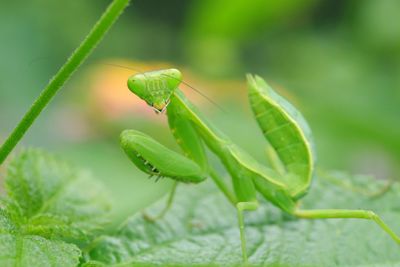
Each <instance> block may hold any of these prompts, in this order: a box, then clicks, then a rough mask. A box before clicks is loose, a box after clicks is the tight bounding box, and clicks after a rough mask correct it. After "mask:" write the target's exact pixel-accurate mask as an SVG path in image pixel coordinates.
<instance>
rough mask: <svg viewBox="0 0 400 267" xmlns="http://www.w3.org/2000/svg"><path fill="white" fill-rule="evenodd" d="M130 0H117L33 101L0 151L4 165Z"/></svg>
mask: <svg viewBox="0 0 400 267" xmlns="http://www.w3.org/2000/svg"><path fill="white" fill-rule="evenodd" d="M129 1H130V0H114V1H113V2H112V3H111V4H110V5H109V6H108V8H107V9H106V11H105V12H104V13H103V15H102V16H101V17H100V19H99V20H98V21H97V23H96V24H95V25H94V26H93V28H92V29H91V31H90V32H89V34H88V35H87V36H86V38H85V39H84V40H83V42H82V43H81V44H80V46H79V47H78V48H77V49H76V50H75V51H74V52H73V53H72V55H71V56H70V57H69V58H68V60H67V62H66V63H65V64H64V65H63V66H62V67H61V69H60V70H59V71H58V72H57V74H56V75H55V76H54V77H53V78H52V79H51V80H50V82H49V83H48V85H47V86H46V87H45V88H44V89H43V91H42V92H41V93H40V95H39V97H38V98H37V99H36V100H35V102H33V104H32V106H31V107H30V108H29V110H28V111H27V112H26V113H25V115H24V116H23V117H22V119H21V121H20V122H19V123H18V125H17V126H16V127H15V128H14V130H13V131H12V132H11V134H10V135H9V137H8V138H7V139H6V141H5V142H4V144H3V145H2V146H1V148H0V165H1V164H2V163H3V162H4V160H5V159H6V158H7V156H8V155H9V154H10V153H11V151H12V150H13V149H14V148H15V146H16V145H17V144H18V142H19V141H20V140H21V139H22V137H23V136H24V135H25V133H26V131H27V130H28V129H29V127H31V125H32V124H33V122H34V121H35V120H36V118H37V117H38V116H39V114H40V113H41V112H42V110H43V109H44V108H45V107H46V106H47V104H48V103H49V102H50V100H51V99H52V98H53V97H54V95H55V94H56V93H57V92H58V90H59V89H60V88H61V87H62V86H63V85H64V84H65V82H66V81H67V80H68V79H69V78H70V77H71V75H72V74H73V73H74V71H75V70H76V69H77V68H78V67H79V66H80V65H81V64H82V63H83V62H84V61H85V60H86V58H87V57H88V56H89V55H90V53H91V52H92V51H93V50H94V48H95V47H96V46H97V45H98V44H99V42H100V41H101V40H102V38H103V37H104V35H105V34H106V33H107V31H108V30H109V29H110V28H111V26H112V25H113V23H114V22H115V21H116V20H117V18H118V17H119V15H120V14H121V13H122V11H123V10H124V9H125V8H126V7H127V6H128V4H129Z"/></svg>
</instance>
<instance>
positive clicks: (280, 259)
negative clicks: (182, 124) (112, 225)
mask: <svg viewBox="0 0 400 267" xmlns="http://www.w3.org/2000/svg"><path fill="white" fill-rule="evenodd" d="M335 174H337V173H335ZM341 176H342V177H345V178H346V179H351V180H350V181H353V182H354V185H357V186H368V189H369V190H379V189H380V188H382V186H383V184H382V183H381V182H379V181H374V180H373V179H368V178H367V177H364V176H355V177H349V176H348V175H344V174H341ZM371 185H372V186H371ZM399 192H400V187H399V185H398V184H396V185H395V186H394V187H393V188H392V189H391V190H390V191H389V192H387V193H386V194H385V195H383V196H381V197H379V198H368V197H366V196H362V195H360V194H359V193H356V192H354V191H350V190H346V189H344V188H343V187H340V186H337V185H334V184H332V183H331V182H330V181H327V180H320V179H316V181H315V183H314V185H313V188H312V190H311V191H310V193H309V195H307V196H306V197H305V199H304V201H303V203H302V205H303V206H304V207H306V208H326V207H329V208H365V209H372V210H374V211H376V212H377V213H378V214H380V215H382V216H383V217H384V219H385V220H386V221H388V222H391V223H390V226H392V227H394V228H395V230H396V231H397V232H399V231H400V227H399V225H398V224H397V223H396V222H398V221H400V204H399V201H398V199H399V197H400V193H399ZM177 195H178V196H177V199H176V200H175V202H174V206H173V208H172V210H171V211H170V212H169V213H167V215H166V217H165V219H163V220H161V221H157V222H155V223H149V222H146V221H145V220H144V219H143V218H142V216H141V215H135V216H133V217H131V218H130V219H128V220H127V222H126V223H125V224H123V225H122V226H121V228H120V229H119V230H118V231H116V232H115V233H114V234H112V235H108V236H104V237H102V238H100V239H99V240H97V242H96V244H94V246H93V249H92V250H90V251H89V258H91V259H92V260H96V261H101V262H104V263H105V264H107V266H109V265H111V266H113V265H118V266H125V265H129V266H143V265H149V266H210V265H215V266H236V265H238V266H239V265H240V264H241V260H242V258H241V253H240V238H239V229H238V227H237V217H236V211H235V209H234V208H233V207H232V206H231V205H230V204H229V203H228V202H227V201H226V199H225V198H224V197H223V195H222V194H221V193H220V192H219V191H217V190H216V189H215V186H214V185H212V184H210V183H209V184H207V183H204V184H202V185H196V186H180V188H178V194H177ZM163 205H164V203H162V202H161V203H158V204H156V205H155V206H154V207H153V208H152V209H151V210H150V213H154V214H157V212H158V211H159V210H160V209H161V208H162V207H163ZM246 217H247V220H246V225H247V226H246V235H247V241H248V249H249V255H250V257H249V261H250V263H252V264H253V265H254V266H296V267H299V266H307V267H311V266H325V267H329V266H397V265H399V264H400V254H399V253H398V249H399V248H398V246H397V245H396V244H395V243H394V242H393V240H391V239H390V237H388V236H387V235H386V234H385V233H384V232H383V231H381V229H379V228H378V227H377V226H376V225H375V224H374V223H373V222H370V221H365V220H355V219H352V220H348V219H332V220H300V219H295V218H293V217H291V216H289V215H286V214H284V213H282V212H281V211H280V210H278V209H277V208H275V207H274V206H272V205H271V204H269V203H265V202H263V203H262V205H261V207H260V209H259V210H258V211H256V212H248V213H247V216H246ZM396 224H397V225H396Z"/></svg>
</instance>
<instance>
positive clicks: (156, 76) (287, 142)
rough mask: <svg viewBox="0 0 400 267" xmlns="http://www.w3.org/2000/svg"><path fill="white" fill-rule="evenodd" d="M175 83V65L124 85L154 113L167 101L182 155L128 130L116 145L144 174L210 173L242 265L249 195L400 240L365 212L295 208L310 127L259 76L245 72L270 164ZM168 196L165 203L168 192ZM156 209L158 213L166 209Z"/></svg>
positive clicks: (251, 205)
mask: <svg viewBox="0 0 400 267" xmlns="http://www.w3.org/2000/svg"><path fill="white" fill-rule="evenodd" d="M181 81H182V77H181V73H180V72H179V71H178V70H175V69H170V70H160V71H154V72H148V73H145V74H138V75H134V76H132V77H130V78H129V81H128V87H129V89H130V90H131V91H132V92H133V93H135V94H136V95H138V96H139V97H140V98H142V99H143V100H145V101H146V102H147V103H148V104H149V105H150V106H152V107H153V108H154V109H155V110H156V111H158V112H162V111H164V110H165V109H166V107H167V105H168V104H169V106H168V108H167V116H168V121H169V125H170V128H171V131H172V133H173V135H174V137H175V139H176V141H177V143H178V144H179V145H180V147H181V148H182V150H183V152H184V154H185V156H182V155H180V154H178V153H176V152H174V151H172V150H169V149H168V148H166V147H164V146H163V145H161V144H159V143H158V142H156V141H155V140H154V139H152V138H151V137H149V136H147V135H145V134H143V133H140V132H137V131H132V130H131V131H124V132H123V133H122V134H121V145H122V147H123V148H124V150H125V152H126V154H127V155H128V156H129V158H130V159H131V161H132V162H133V163H134V164H135V165H136V166H137V167H138V168H140V169H141V170H142V171H144V172H146V173H149V174H158V175H161V176H165V177H169V178H171V179H174V180H176V181H177V182H186V183H199V182H202V181H203V180H204V179H205V178H206V177H207V176H211V177H212V179H213V180H214V182H215V183H216V185H217V186H218V188H219V189H220V190H221V191H222V192H223V193H224V194H225V196H226V197H227V199H228V200H229V201H230V202H231V203H232V204H234V205H235V206H236V208H237V212H238V222H239V229H240V238H241V244H242V254H243V261H244V262H247V252H246V240H245V235H244V211H246V210H255V209H257V207H258V202H257V199H256V193H259V194H260V195H262V196H263V197H264V198H265V199H266V200H268V201H270V202H271V203H273V204H274V205H275V206H277V207H279V208H280V209H281V210H282V211H284V212H286V213H288V214H292V215H294V216H297V217H299V218H305V219H331V218H357V219H368V220H372V221H374V222H375V223H377V224H378V225H379V226H380V227H381V228H382V229H383V230H384V231H385V232H386V233H388V234H389V236H390V237H392V238H393V239H394V240H395V241H396V242H397V243H400V238H399V237H398V236H397V235H396V234H395V233H394V231H392V230H391V229H390V228H389V227H388V225H387V224H385V223H384V222H383V221H382V219H380V217H379V216H378V215H376V214H375V213H374V212H372V211H366V210H346V209H337V210H336V209H323V210H302V209H299V208H298V206H299V205H298V200H299V199H300V198H301V197H303V196H304V195H305V194H306V193H307V191H308V189H309V187H310V184H311V180H312V178H313V175H314V165H315V149H314V144H313V141H312V135H311V130H310V128H309V127H308V124H307V122H306V121H305V119H304V118H303V116H302V115H301V114H300V112H299V111H298V110H297V109H295V108H294V107H293V106H292V105H291V104H290V103H289V102H287V101H286V100H285V99H284V98H282V97H281V96H279V95H278V94H277V93H276V92H275V91H274V90H272V88H270V87H269V86H268V85H267V84H266V83H265V82H264V80H262V79H261V78H260V77H257V76H256V77H253V76H251V75H249V76H248V83H249V99H250V105H251V108H252V110H253V113H254V117H255V118H256V120H257V122H258V124H259V126H260V128H261V130H262V132H263V134H264V136H265V138H266V139H267V141H268V143H269V145H270V147H269V148H268V150H267V151H268V152H267V155H268V158H269V161H270V165H272V168H268V167H266V166H264V165H262V164H261V163H259V162H258V161H257V160H255V159H254V158H253V157H252V156H251V155H249V154H248V153H246V152H245V151H244V150H243V149H241V148H240V147H238V146H237V145H235V144H234V143H233V142H232V141H231V140H230V139H229V138H228V137H227V136H226V135H225V134H223V133H221V132H220V131H219V130H218V129H216V128H215V127H214V126H212V125H211V124H209V123H208V122H207V120H205V119H203V118H202V117H201V115H200V113H199V112H198V111H197V109H196V108H195V107H194V106H193V105H192V104H191V103H190V101H189V100H187V99H186V98H185V96H184V95H183V93H182V92H181V91H180V90H179V89H178V85H179V84H180V82H181ZM204 144H205V145H206V146H207V147H208V149H209V150H211V152H213V153H214V154H215V155H216V156H217V157H218V158H219V159H220V161H221V163H222V164H223V165H224V167H225V169H226V170H227V172H228V173H229V175H230V176H231V181H232V185H233V189H234V190H233V191H234V192H231V190H230V187H229V186H228V185H227V184H226V182H225V181H224V179H222V178H221V177H220V176H219V174H218V173H217V172H216V171H215V170H213V168H212V167H211V166H210V165H209V164H208V161H207V155H206V153H205V148H204ZM169 200H170V201H168V203H167V206H166V207H167V208H168V207H169V206H170V205H171V202H172V197H170V199H169ZM161 214H165V210H164V211H163V212H162V213H161Z"/></svg>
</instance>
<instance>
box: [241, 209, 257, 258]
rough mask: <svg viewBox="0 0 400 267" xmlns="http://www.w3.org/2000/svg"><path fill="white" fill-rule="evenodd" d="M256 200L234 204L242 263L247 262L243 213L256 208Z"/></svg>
mask: <svg viewBox="0 0 400 267" xmlns="http://www.w3.org/2000/svg"><path fill="white" fill-rule="evenodd" d="M258 205H259V204H258V202H257V201H251V202H239V203H237V204H236V209H237V211H238V221H239V230H240V241H241V247H242V256H243V263H245V264H247V249H246V236H245V232H244V216H243V213H244V211H245V210H256V209H257V208H258Z"/></svg>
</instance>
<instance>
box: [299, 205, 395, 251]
mask: <svg viewBox="0 0 400 267" xmlns="http://www.w3.org/2000/svg"><path fill="white" fill-rule="evenodd" d="M294 215H295V216H297V217H299V218H304V219H340V218H352V219H366V220H371V221H374V222H375V223H376V224H377V225H378V226H379V227H380V228H382V230H384V231H385V232H386V233H387V234H388V235H389V236H390V237H391V238H392V239H393V240H394V241H396V243H397V244H399V245H400V237H399V236H398V235H397V234H396V233H395V232H394V231H393V230H392V229H391V228H390V227H389V226H388V225H387V224H386V223H385V222H384V221H383V220H382V219H381V218H380V217H379V216H378V215H377V214H376V213H374V212H373V211H369V210H341V209H337V210H336V209H327V210H301V209H299V210H296V211H295V212H294Z"/></svg>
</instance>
